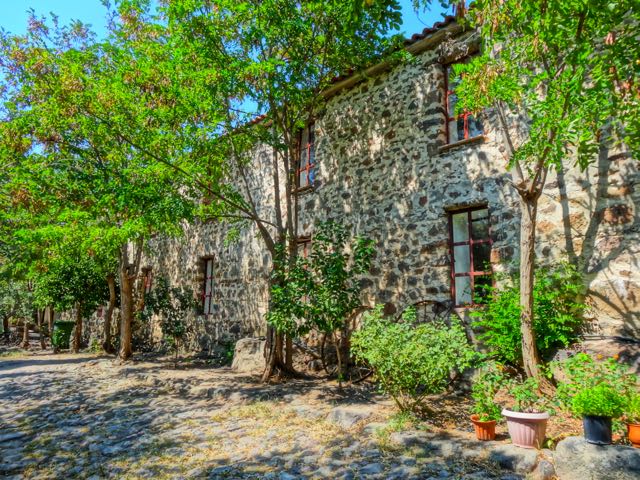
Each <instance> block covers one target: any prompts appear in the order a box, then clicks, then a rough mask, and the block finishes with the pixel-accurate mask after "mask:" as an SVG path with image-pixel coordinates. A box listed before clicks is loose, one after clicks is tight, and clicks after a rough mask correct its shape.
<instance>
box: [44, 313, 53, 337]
mask: <svg viewBox="0 0 640 480" xmlns="http://www.w3.org/2000/svg"><path fill="white" fill-rule="evenodd" d="M44 320H45V322H47V328H48V331H49V341H51V338H52V336H53V321H54V311H53V307H52V306H48V307H46V308H45V309H44Z"/></svg>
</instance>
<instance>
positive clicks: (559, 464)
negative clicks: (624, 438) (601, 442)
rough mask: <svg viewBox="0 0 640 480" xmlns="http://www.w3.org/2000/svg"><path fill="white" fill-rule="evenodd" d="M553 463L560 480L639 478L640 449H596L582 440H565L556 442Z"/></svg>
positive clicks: (618, 447) (620, 479) (608, 447)
mask: <svg viewBox="0 0 640 480" xmlns="http://www.w3.org/2000/svg"><path fill="white" fill-rule="evenodd" d="M554 460H555V464H556V472H557V474H558V476H559V477H560V478H561V479H562V480H585V479H590V480H608V479H616V480H637V479H638V478H640V449H637V448H633V447H624V446H618V445H606V446H598V445H592V444H590V443H587V442H586V441H585V439H584V438H582V437H568V438H565V439H564V440H562V441H561V442H560V443H558V445H557V447H556V451H555V454H554Z"/></svg>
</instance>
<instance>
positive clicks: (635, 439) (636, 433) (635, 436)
mask: <svg viewBox="0 0 640 480" xmlns="http://www.w3.org/2000/svg"><path fill="white" fill-rule="evenodd" d="M627 432H628V433H629V441H630V442H631V445H633V446H634V447H636V448H640V423H627Z"/></svg>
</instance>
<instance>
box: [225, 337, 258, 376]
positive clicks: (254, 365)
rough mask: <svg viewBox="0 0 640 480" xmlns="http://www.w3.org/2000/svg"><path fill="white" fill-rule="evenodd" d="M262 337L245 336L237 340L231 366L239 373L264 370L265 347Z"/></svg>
mask: <svg viewBox="0 0 640 480" xmlns="http://www.w3.org/2000/svg"><path fill="white" fill-rule="evenodd" d="M265 343H266V342H265V340H264V339H262V338H243V339H241V340H238V341H237V342H236V348H235V350H234V351H233V363H232V364H231V368H232V369H233V370H235V371H236V372H239V373H262V371H263V370H264V347H265Z"/></svg>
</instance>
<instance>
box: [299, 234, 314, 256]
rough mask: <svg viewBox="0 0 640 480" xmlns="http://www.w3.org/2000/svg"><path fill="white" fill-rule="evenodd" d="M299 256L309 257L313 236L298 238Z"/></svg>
mask: <svg viewBox="0 0 640 480" xmlns="http://www.w3.org/2000/svg"><path fill="white" fill-rule="evenodd" d="M297 247H298V256H299V257H301V258H309V255H310V254H311V238H309V237H300V238H299V239H298V245H297Z"/></svg>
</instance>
